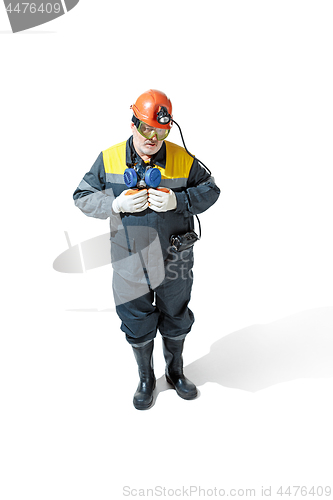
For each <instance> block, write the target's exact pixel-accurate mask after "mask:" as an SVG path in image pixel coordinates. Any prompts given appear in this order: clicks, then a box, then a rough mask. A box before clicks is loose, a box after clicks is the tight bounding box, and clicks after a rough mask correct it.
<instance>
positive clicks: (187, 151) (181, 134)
mask: <svg viewBox="0 0 333 500" xmlns="http://www.w3.org/2000/svg"><path fill="white" fill-rule="evenodd" d="M172 122H173V123H175V124H176V125H177V127H178V128H179V132H180V137H181V138H182V141H183V144H184V149H185V151H186V153H187V154H189V155H190V156H192V158H195V156H193V155H192V154H191V153H190V152H189V150H188V149H187V147H186V145H185V141H184V137H183V133H182V129H181V128H180V126H179V125H178V123H177V122H176V121H175V120H174V119H172ZM196 159H197V160H198V162H199V163H201V165H202V166H203V167H205V169H206V170H207V172H208V173H209V175H212V173H211V171H210V170H209V168H208V167H206V165H205V164H204V163H202V161H200V160H199V159H198V158H196Z"/></svg>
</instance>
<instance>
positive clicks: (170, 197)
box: [148, 188, 177, 212]
mask: <svg viewBox="0 0 333 500" xmlns="http://www.w3.org/2000/svg"><path fill="white" fill-rule="evenodd" d="M148 204H149V208H151V209H152V210H154V211H155V212H167V211H168V210H174V209H175V208H176V207H177V198H176V195H175V193H174V192H173V191H172V190H171V189H169V190H168V192H167V193H166V192H165V191H160V190H159V189H153V188H150V189H148Z"/></svg>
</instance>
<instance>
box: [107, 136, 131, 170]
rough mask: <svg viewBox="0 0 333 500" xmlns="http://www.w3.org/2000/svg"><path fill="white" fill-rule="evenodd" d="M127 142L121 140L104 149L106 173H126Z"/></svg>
mask: <svg viewBox="0 0 333 500" xmlns="http://www.w3.org/2000/svg"><path fill="white" fill-rule="evenodd" d="M126 142H127V141H124V142H120V143H119V144H116V145H115V146H111V148H109V149H106V150H105V151H103V161H104V168H105V173H106V174H121V175H123V174H124V170H125V168H126Z"/></svg>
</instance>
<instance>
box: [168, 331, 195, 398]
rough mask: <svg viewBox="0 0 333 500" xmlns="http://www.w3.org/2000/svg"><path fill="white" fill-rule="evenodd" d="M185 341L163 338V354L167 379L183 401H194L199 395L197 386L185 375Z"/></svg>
mask: <svg viewBox="0 0 333 500" xmlns="http://www.w3.org/2000/svg"><path fill="white" fill-rule="evenodd" d="M184 340H185V339H183V340H173V339H170V338H167V337H163V353H164V357H165V361H166V368H165V377H166V379H167V381H168V382H169V384H171V385H172V386H173V387H174V388H175V389H176V391H177V394H178V396H180V397H181V398H183V399H194V398H196V397H197V395H198V391H197V388H196V387H195V385H194V384H193V383H192V382H191V381H190V380H189V379H188V378H186V377H185V375H184V373H183V356H182V354H183V347H184Z"/></svg>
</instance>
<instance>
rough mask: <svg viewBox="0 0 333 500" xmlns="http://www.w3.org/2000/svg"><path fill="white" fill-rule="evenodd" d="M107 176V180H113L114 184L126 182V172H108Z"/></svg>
mask: <svg viewBox="0 0 333 500" xmlns="http://www.w3.org/2000/svg"><path fill="white" fill-rule="evenodd" d="M105 178H106V182H111V183H112V184H124V172H123V173H122V174H110V173H109V172H107V173H106V174H105Z"/></svg>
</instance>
